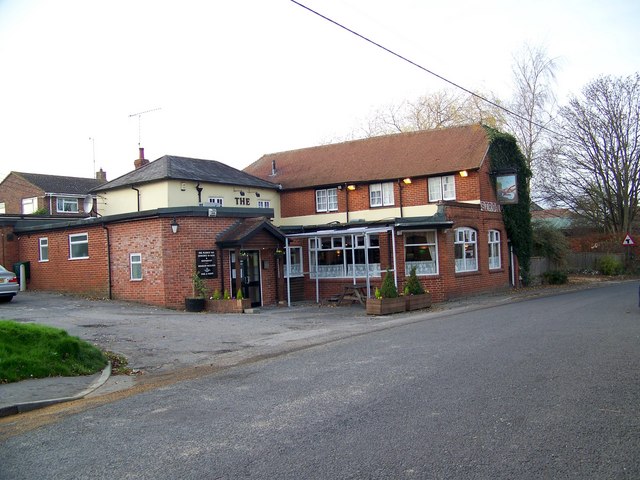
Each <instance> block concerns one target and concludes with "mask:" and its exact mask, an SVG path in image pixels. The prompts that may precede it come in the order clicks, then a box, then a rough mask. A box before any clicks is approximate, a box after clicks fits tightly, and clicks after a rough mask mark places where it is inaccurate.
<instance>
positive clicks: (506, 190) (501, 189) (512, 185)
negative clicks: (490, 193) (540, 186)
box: [496, 173, 518, 205]
mask: <svg viewBox="0 0 640 480" xmlns="http://www.w3.org/2000/svg"><path fill="white" fill-rule="evenodd" d="M496 196H497V197H498V203H499V204H500V205H508V204H514V203H518V176H517V175H516V174H515V173H505V174H499V175H496Z"/></svg>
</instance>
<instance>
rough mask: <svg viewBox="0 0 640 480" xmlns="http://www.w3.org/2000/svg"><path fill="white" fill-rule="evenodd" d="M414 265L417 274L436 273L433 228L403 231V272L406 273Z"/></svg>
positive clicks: (434, 232)
mask: <svg viewBox="0 0 640 480" xmlns="http://www.w3.org/2000/svg"><path fill="white" fill-rule="evenodd" d="M414 267H415V269H416V274H417V275H437V274H438V241H437V235H436V231H435V230H424V231H416V232H405V234H404V269H405V272H407V274H408V273H409V272H411V269H412V268H414Z"/></svg>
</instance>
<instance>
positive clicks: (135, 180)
mask: <svg viewBox="0 0 640 480" xmlns="http://www.w3.org/2000/svg"><path fill="white" fill-rule="evenodd" d="M159 180H189V181H194V182H207V183H219V184H226V185H239V186H247V187H257V188H272V189H277V188H278V185H276V184H274V183H271V182H268V181H265V180H262V179H260V178H257V177H254V176H252V175H250V174H248V173H245V172H243V171H241V170H237V169H235V168H233V167H230V166H229V165H225V164H224V163H220V162H216V161H215V160H201V159H198V158H187V157H176V156H173V155H165V156H164V157H160V158H159V159H157V160H154V161H153V162H150V163H148V164H147V165H145V166H143V167H141V168H139V169H137V170H133V171H132V172H129V173H127V174H125V175H123V176H121V177H119V178H116V179H115V180H112V181H111V182H109V183H106V184H104V185H102V186H101V187H100V188H98V189H96V190H97V191H103V190H110V189H113V188H120V187H124V186H129V185H140V184H143V183H149V182H156V181H159Z"/></svg>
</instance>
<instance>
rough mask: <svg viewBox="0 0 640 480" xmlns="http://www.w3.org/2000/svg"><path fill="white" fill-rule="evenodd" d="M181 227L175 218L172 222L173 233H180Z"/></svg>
mask: <svg viewBox="0 0 640 480" xmlns="http://www.w3.org/2000/svg"><path fill="white" fill-rule="evenodd" d="M179 226H180V225H179V224H178V222H176V217H173V220H172V221H171V231H172V232H173V233H178V227H179Z"/></svg>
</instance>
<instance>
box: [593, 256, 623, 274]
mask: <svg viewBox="0 0 640 480" xmlns="http://www.w3.org/2000/svg"><path fill="white" fill-rule="evenodd" d="M598 269H599V270H600V271H601V272H602V274H603V275H620V274H621V273H622V271H623V266H622V263H621V262H620V260H618V258H617V257H614V256H612V255H607V256H604V257H602V258H601V259H600V261H599V262H598Z"/></svg>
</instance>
